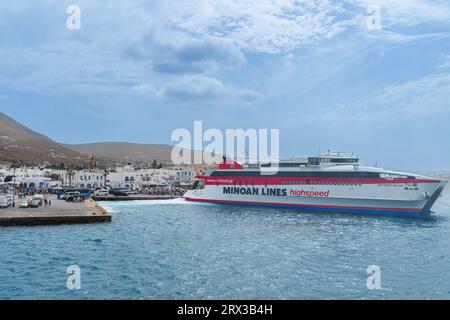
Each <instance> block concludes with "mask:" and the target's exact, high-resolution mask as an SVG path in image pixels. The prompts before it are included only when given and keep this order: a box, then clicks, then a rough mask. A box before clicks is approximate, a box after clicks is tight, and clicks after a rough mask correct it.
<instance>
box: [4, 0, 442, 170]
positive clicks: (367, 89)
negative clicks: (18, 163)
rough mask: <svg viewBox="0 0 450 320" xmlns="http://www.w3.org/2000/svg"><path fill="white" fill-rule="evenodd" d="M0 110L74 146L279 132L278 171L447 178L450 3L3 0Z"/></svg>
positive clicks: (381, 0) (410, 0)
mask: <svg viewBox="0 0 450 320" xmlns="http://www.w3.org/2000/svg"><path fill="white" fill-rule="evenodd" d="M72 4H73V5H77V6H78V7H79V8H80V22H81V24H80V29H70V28H68V27H67V20H68V18H69V16H70V15H71V14H70V13H69V14H68V13H67V8H68V7H69V5H72ZM374 6H375V8H378V9H379V13H380V15H379V17H380V20H379V21H380V24H379V28H374V27H373V26H374V24H373V23H372V24H371V23H369V25H368V20H369V22H372V21H374V20H373V19H371V18H370V17H371V16H372V15H373V14H374V12H377V11H376V10H375V11H374V9H373V8H374ZM376 26H378V25H376ZM0 111H2V112H5V113H6V114H8V115H9V116H11V117H13V118H15V119H16V120H18V121H19V122H21V123H23V124H25V125H27V126H29V127H31V128H32V129H34V130H36V131H38V132H41V133H43V134H46V135H48V136H49V137H51V138H53V139H54V140H57V141H60V142H65V143H84V142H98V141H129V142H140V143H169V144H173V143H174V142H171V134H172V132H173V131H174V130H175V129H178V128H186V129H189V130H192V129H193V126H194V121H196V120H201V121H203V126H204V128H205V129H207V128H218V129H220V130H225V129H228V128H230V129H235V128H243V129H249V128H256V129H268V130H270V129H279V130H280V152H281V155H282V156H283V157H291V156H303V155H311V154H316V153H318V152H319V151H321V152H324V151H326V150H328V149H330V150H333V151H344V152H349V153H355V154H358V155H359V156H360V157H361V159H362V162H363V163H365V164H368V165H372V164H375V163H377V164H378V165H380V166H384V167H386V168H396V169H436V170H438V169H450V144H449V140H450V126H449V123H450V4H449V2H448V1H439V0H436V1H431V0H398V1H390V0H379V1H376V0H348V1H341V0H316V1H312V0H303V1H300V0H278V1H271V0H259V1H256V0H247V1H239V0H224V1H217V0H195V1H193V0H190V1H187V0H177V1H167V0H166V1H159V0H154V1H144V0H126V1H122V0H117V1H108V2H106V1H99V0H91V1H84V0H71V1H65V0H37V1H28V0H15V1H2V2H1V3H0Z"/></svg>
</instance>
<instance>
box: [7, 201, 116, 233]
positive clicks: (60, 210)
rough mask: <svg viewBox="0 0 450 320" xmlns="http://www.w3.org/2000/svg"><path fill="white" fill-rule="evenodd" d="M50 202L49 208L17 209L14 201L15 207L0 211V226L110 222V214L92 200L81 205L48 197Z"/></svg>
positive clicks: (17, 206) (17, 205) (17, 204)
mask: <svg viewBox="0 0 450 320" xmlns="http://www.w3.org/2000/svg"><path fill="white" fill-rule="evenodd" d="M48 199H50V200H51V201H52V205H51V206H41V207H39V208H19V203H18V201H17V199H16V207H15V208H8V209H0V226H33V225H50V224H79V223H80V224H81V223H98V222H109V221H111V214H109V212H108V211H106V210H105V209H104V208H103V207H102V206H100V205H99V204H98V203H97V202H95V201H94V200H90V199H89V200H86V201H85V202H82V203H73V202H66V201H64V200H57V199H56V197H54V196H50V197H48Z"/></svg>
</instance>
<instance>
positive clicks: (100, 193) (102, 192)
mask: <svg viewBox="0 0 450 320" xmlns="http://www.w3.org/2000/svg"><path fill="white" fill-rule="evenodd" d="M108 194H109V191H108V190H105V189H101V190H97V191H95V193H94V195H95V196H97V197H105V196H107V195H108Z"/></svg>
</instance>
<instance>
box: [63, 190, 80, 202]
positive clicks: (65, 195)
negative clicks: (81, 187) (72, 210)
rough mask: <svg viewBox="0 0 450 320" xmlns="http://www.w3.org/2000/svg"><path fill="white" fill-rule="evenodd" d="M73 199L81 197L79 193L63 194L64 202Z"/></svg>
mask: <svg viewBox="0 0 450 320" xmlns="http://www.w3.org/2000/svg"><path fill="white" fill-rule="evenodd" d="M75 197H81V193H80V192H79V191H69V192H66V193H65V194H64V200H66V201H67V200H68V199H73V198H75Z"/></svg>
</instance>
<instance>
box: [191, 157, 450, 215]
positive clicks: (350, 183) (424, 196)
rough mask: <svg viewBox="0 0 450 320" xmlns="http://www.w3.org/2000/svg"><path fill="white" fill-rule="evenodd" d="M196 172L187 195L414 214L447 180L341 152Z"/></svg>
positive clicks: (426, 210) (427, 208) (423, 211)
mask: <svg viewBox="0 0 450 320" xmlns="http://www.w3.org/2000/svg"><path fill="white" fill-rule="evenodd" d="M198 178H199V179H198V180H197V181H196V183H195V184H194V189H193V190H190V191H188V192H187V193H186V194H185V195H184V199H185V200H187V201H196V202H206V203H218V204H234V205H248V206H268V207H281V208H296V209H300V210H302V211H304V212H333V213H348V214H369V215H370V214H372V215H390V216H401V217H418V218H420V217H427V216H428V215H429V214H430V212H431V207H432V206H433V204H434V203H435V202H436V200H437V199H438V198H439V196H440V195H441V193H442V190H443V189H444V187H445V186H446V185H447V182H448V181H445V180H439V179H435V178H431V177H426V176H421V175H416V174H409V173H402V172H395V171H388V170H383V169H380V168H372V167H363V166H360V165H359V158H358V157H355V156H345V155H342V154H336V155H330V154H328V155H323V156H316V157H310V158H305V159H296V160H288V161H281V162H279V163H277V164H271V163H268V164H261V165H242V164H240V163H238V162H235V161H227V160H226V159H224V162H223V163H221V164H219V166H218V168H217V169H215V170H210V171H208V172H207V173H206V174H205V175H202V176H199V177H198Z"/></svg>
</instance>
